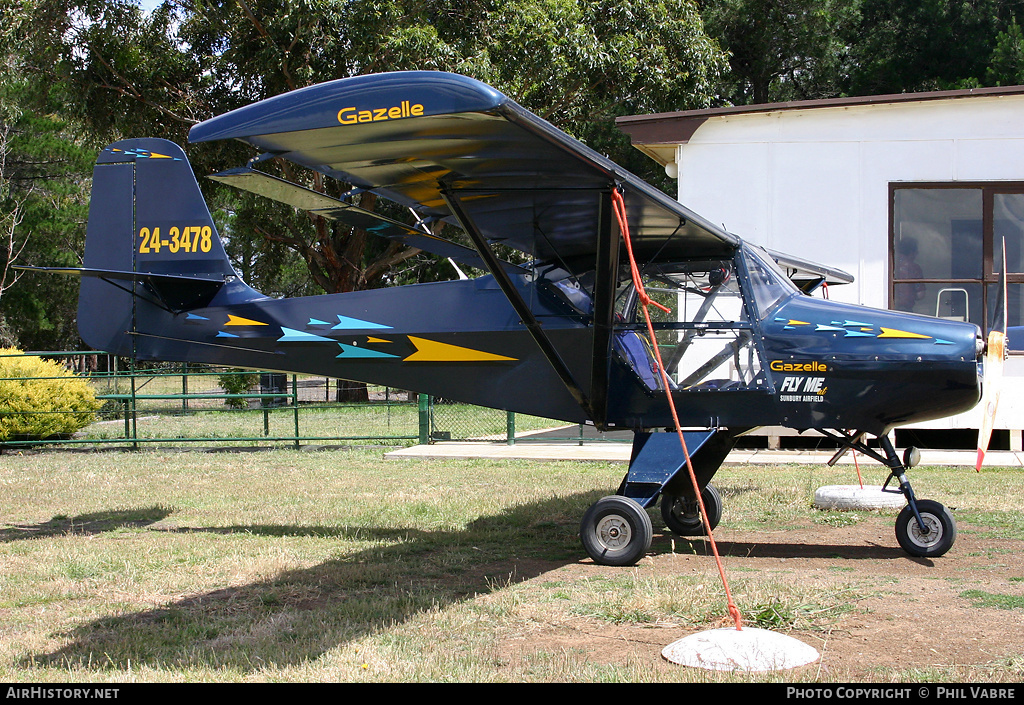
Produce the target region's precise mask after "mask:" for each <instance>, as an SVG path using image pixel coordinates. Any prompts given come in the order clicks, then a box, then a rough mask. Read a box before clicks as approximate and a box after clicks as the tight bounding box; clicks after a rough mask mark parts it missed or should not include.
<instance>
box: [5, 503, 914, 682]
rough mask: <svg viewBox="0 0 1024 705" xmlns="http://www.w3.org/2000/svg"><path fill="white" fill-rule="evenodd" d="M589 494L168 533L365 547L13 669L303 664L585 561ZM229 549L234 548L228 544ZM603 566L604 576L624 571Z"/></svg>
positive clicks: (212, 594) (784, 547) (102, 624)
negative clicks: (449, 520)
mask: <svg viewBox="0 0 1024 705" xmlns="http://www.w3.org/2000/svg"><path fill="white" fill-rule="evenodd" d="M600 496H601V494H600V493H585V494H578V495H572V496H569V497H560V498H551V499H548V500H544V501H540V502H534V503H529V504H524V505H520V506H516V507H510V508H508V509H506V510H504V511H502V512H501V513H499V514H496V515H493V516H488V517H483V518H480V519H478V520H477V521H474V522H472V523H471V524H469V525H468V526H466V527H465V528H464V529H460V530H452V531H445V530H438V531H423V530H418V529H402V528H383V527H337V526H319V527H304V526H288V525H253V526H230V527H221V528H196V529H188V528H184V529H174V530H173V531H176V532H190V531H192V532H209V533H215V534H221V533H223V534H243V533H244V534H254V535H263V536H314V537H324V538H330V539H338V540H339V548H338V552H339V554H341V553H342V552H343V551H344V550H345V549H346V548H351V546H352V544H353V543H354V544H357V545H361V544H369V546H368V547H366V548H362V549H360V550H354V551H352V552H351V553H346V554H344V555H339V557H336V558H332V559H330V560H327V561H325V562H323V563H321V564H319V565H316V566H313V567H309V568H302V569H297V570H286V571H283V572H281V573H279V574H277V575H274V576H273V577H271V578H268V579H266V580H260V581H256V582H252V583H249V584H246V585H239V586H235V587H227V588H223V589H218V590H212V591H209V592H204V593H201V594H195V595H191V596H189V597H186V598H184V599H180V600H176V601H173V602H170V603H168V604H165V605H163V606H161V607H158V608H155V609H149V610H143V611H139V612H133V613H130V614H124V615H120V616H113V617H102V618H99V619H96V620H93V621H90V622H88V623H85V624H82V625H80V626H78V627H76V628H74V629H72V630H70V631H69V632H67V633H65V634H62V635H58V637H59V638H61V639H62V641H65V642H66V646H64V647H63V648H61V649H58V650H56V651H53V652H51V653H37V654H30V655H28V656H26V657H25V658H24V659H23V662H22V666H23V667H40V666H47V665H55V666H59V667H62V668H69V669H79V668H84V669H89V670H100V671H107V670H113V671H120V670H124V669H128V668H137V667H139V666H142V665H147V666H151V667H154V668H160V669H230V670H238V671H242V672H253V671H257V670H259V669H261V668H262V667H263V666H264V665H265V664H275V665H276V666H278V667H280V666H288V665H296V664H301V663H305V662H311V661H314V660H316V659H318V658H321V657H322V656H323V655H324V654H325V653H327V652H329V651H331V650H332V649H335V648H337V647H339V646H344V645H346V644H348V643H351V642H354V641H358V640H359V639H362V638H364V637H366V636H367V635H370V634H373V633H375V632H378V631H380V630H381V629H394V627H395V626H396V625H401V624H403V623H406V622H408V621H409V620H411V619H414V618H415V617H416V616H417V615H421V614H427V613H432V612H443V611H444V610H445V609H446V608H448V607H450V606H453V605H456V604H459V603H461V602H463V601H465V600H469V599H472V598H473V597H474V596H477V595H480V594H486V593H492V592H499V591H501V590H503V589H505V588H507V587H508V586H510V585H513V584H515V583H519V582H523V581H527V580H530V579H532V578H535V577H537V576H539V575H542V574H544V573H547V572H550V571H552V570H555V569H557V568H559V567H562V566H565V565H569V564H573V563H579V562H581V561H584V560H585V554H584V553H583V550H582V548H581V547H580V544H579V537H578V528H579V523H578V522H579V517H580V516H581V515H582V513H583V512H584V511H585V509H586V507H588V506H589V505H590V504H591V503H593V502H594V501H596V500H597V499H599V498H600ZM162 530H163V529H154V531H162ZM680 543H682V544H683V545H685V546H688V547H690V548H692V551H693V552H694V553H698V554H699V553H703V552H705V551H706V544H705V543H704V541H703V540H698V541H682V542H681V540H680V539H678V538H676V539H675V547H676V552H677V553H678V552H680V550H679V549H680V548H682V546H681V545H680ZM719 549H720V551H721V552H722V553H723V554H724V555H740V556H762V557H799V556H809V557H822V556H842V557H844V558H875V559H877V558H894V557H896V556H897V555H903V554H902V553H901V552H899V551H898V549H892V548H890V547H885V546H835V545H805V544H792V543H787V544H754V543H743V542H728V541H726V542H719ZM230 550H232V551H238V550H239V549H238V546H237V544H233V545H232V548H231V549H230ZM671 551H672V545H671V541H670V538H669V537H668V536H666V535H664V534H656V536H655V541H654V544H653V546H652V553H653V554H654V555H658V554H666V553H669V552H671ZM682 552H689V550H687V549H684V550H683V551H682ZM602 570H607V571H609V574H610V575H614V574H615V573H618V572H621V571H623V570H634V569H633V568H602ZM427 628H428V629H430V628H436V629H437V630H438V632H439V634H440V633H441V630H443V629H444V626H443V625H441V624H439V625H436V626H433V627H427ZM417 629H420V627H417ZM443 637H444V638H448V635H447V634H444V635H443ZM401 638H402V637H401V635H400V634H397V635H396V636H395V639H396V640H398V639H401ZM420 638H421V639H422V638H429V636H427V637H423V636H421V637H420ZM438 638H442V637H441V636H439V637H438ZM416 643H417V642H410V644H416ZM412 648H417V646H416V645H414V646H412ZM353 658H355V657H353ZM98 664H101V665H98ZM337 665H338V666H344V665H345V664H343V663H339V664H337Z"/></svg>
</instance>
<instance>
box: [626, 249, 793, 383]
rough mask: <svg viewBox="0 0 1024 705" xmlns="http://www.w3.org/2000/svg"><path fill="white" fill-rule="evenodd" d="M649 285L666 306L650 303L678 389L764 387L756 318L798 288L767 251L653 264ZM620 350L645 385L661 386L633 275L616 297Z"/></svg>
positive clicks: (668, 370) (647, 272) (671, 377)
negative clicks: (665, 309)
mask: <svg viewBox="0 0 1024 705" xmlns="http://www.w3.org/2000/svg"><path fill="white" fill-rule="evenodd" d="M642 279H643V285H644V289H645V290H646V292H647V295H648V296H650V297H651V299H652V300H653V301H656V302H657V303H659V304H661V305H662V306H664V307H665V308H667V309H669V312H668V313H666V312H665V311H663V310H662V309H660V308H657V307H654V306H651V307H649V308H648V311H649V314H650V316H651V324H652V328H653V329H654V334H655V336H656V338H657V343H658V348H659V349H660V351H661V358H662V361H663V363H664V366H665V371H666V373H667V377H668V384H669V386H670V388H671V389H672V390H673V391H693V392H699V391H712V390H714V391H727V390H752V389H758V388H762V387H764V385H766V380H765V374H764V362H763V353H762V350H761V347H760V338H759V336H758V335H756V333H755V331H756V329H757V326H756V321H759V320H762V319H764V318H765V317H767V316H768V315H770V314H771V312H772V311H773V310H774V309H776V308H777V307H778V306H779V304H780V303H782V302H783V301H784V300H785V299H787V298H789V297H790V296H793V295H796V294H798V293H799V291H798V289H797V288H796V287H795V286H794V285H793V284H792V283H791V282H790V280H789V278H788V277H786V275H785V274H784V273H783V272H781V271H780V270H779V268H778V267H777V266H776V264H775V262H774V261H773V260H772V258H771V257H770V256H768V255H767V254H766V253H758V252H757V251H756V250H754V249H753V248H746V247H745V248H743V249H741V250H739V251H738V252H737V253H736V255H735V256H734V257H728V258H724V257H722V258H707V259H689V260H684V261H678V262H665V263H658V264H650V265H647V266H646V267H644V269H643V271H642ZM613 340H614V349H615V354H616V355H617V356H618V357H619V358H620V359H621V360H622V361H623V362H625V363H626V364H627V366H628V367H629V368H630V369H631V370H632V371H633V373H634V374H635V375H636V377H637V378H638V379H639V381H640V382H641V383H642V384H643V385H644V386H645V387H646V388H647V389H648V390H652V391H653V390H663V389H664V382H663V380H662V377H661V374H660V372H659V371H658V365H657V361H656V359H655V356H654V351H653V347H654V346H653V344H652V341H651V340H650V333H649V332H648V327H647V323H646V321H645V319H644V314H643V311H642V307H641V306H640V303H639V296H638V295H637V291H636V288H635V287H634V286H633V282H632V281H631V280H630V281H628V282H627V283H625V284H624V285H623V286H621V287H620V289H619V291H618V292H617V295H616V306H615V326H614V336H613Z"/></svg>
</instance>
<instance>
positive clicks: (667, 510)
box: [661, 485, 722, 536]
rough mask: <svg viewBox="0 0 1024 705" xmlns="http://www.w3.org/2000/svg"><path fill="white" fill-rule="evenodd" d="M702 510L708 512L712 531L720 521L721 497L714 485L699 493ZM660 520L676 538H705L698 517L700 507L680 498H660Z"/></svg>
mask: <svg viewBox="0 0 1024 705" xmlns="http://www.w3.org/2000/svg"><path fill="white" fill-rule="evenodd" d="M700 497H701V499H702V500H704V508H705V509H706V510H707V512H708V524H710V525H711V530H712V531H714V529H715V527H716V526H718V522H719V521H721V519H722V496H721V495H720V494H718V490H716V489H715V486H714V485H707V486H706V487H705V488H704V489H703V490H702V491H701V493H700ZM661 518H662V519H664V520H665V526H667V527H668V529H669V531H671V532H672V533H674V534H676V535H677V536H706V535H707V533H708V532H707V528H706V527H705V526H704V521H703V520H702V519H701V516H700V505H699V504H697V503H696V502H687V501H686V500H685V499H683V498H682V497H677V496H675V495H670V494H664V493H663V494H662V496H661Z"/></svg>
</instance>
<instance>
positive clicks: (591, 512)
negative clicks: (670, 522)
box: [580, 495, 654, 566]
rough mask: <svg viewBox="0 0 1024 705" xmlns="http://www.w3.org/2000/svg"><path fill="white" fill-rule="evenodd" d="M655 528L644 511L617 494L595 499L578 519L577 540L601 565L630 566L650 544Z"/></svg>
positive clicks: (631, 501)
mask: <svg viewBox="0 0 1024 705" xmlns="http://www.w3.org/2000/svg"><path fill="white" fill-rule="evenodd" d="M653 536H654V528H653V527H652V525H651V518H650V516H648V515H647V510H646V509H644V508H643V507H641V506H640V505H639V504H637V503H636V502H634V501H633V500H631V499H629V498H628V497H622V496H620V495H612V496H609V497H604V498H602V499H599V500H597V501H596V502H594V504H592V505H591V506H590V509H588V510H587V512H586V514H584V515H583V521H582V522H580V541H582V542H583V548H584V549H585V550H586V552H587V555H589V556H590V557H591V558H593V559H594V562H595V563H600V564H601V565H616V566H623V565H633V564H634V563H636V562H637V561H638V560H640V559H641V558H643V557H644V554H645V553H647V549H648V548H650V547H651V538H652V537H653Z"/></svg>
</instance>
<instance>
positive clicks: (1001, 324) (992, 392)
mask: <svg viewBox="0 0 1024 705" xmlns="http://www.w3.org/2000/svg"><path fill="white" fill-rule="evenodd" d="M1002 244H1003V262H1002V269H1001V270H1000V273H999V291H998V298H997V299H996V307H995V313H994V314H993V316H992V325H991V326H989V334H988V342H987V344H986V345H985V368H984V370H985V377H984V380H983V381H982V392H981V408H982V414H983V417H982V421H981V428H979V429H978V460H977V464H976V465H975V466H974V470H975V472H981V465H982V463H984V462H985V452H986V451H987V450H988V442H989V440H990V439H991V438H992V427H993V425H994V424H995V421H996V409H997V408H998V407H999V392H1000V391H1001V390H1002V386H1003V361H1004V360H1006V355H1007V350H1006V241H1005V240H1004V241H1003V243H1002Z"/></svg>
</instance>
